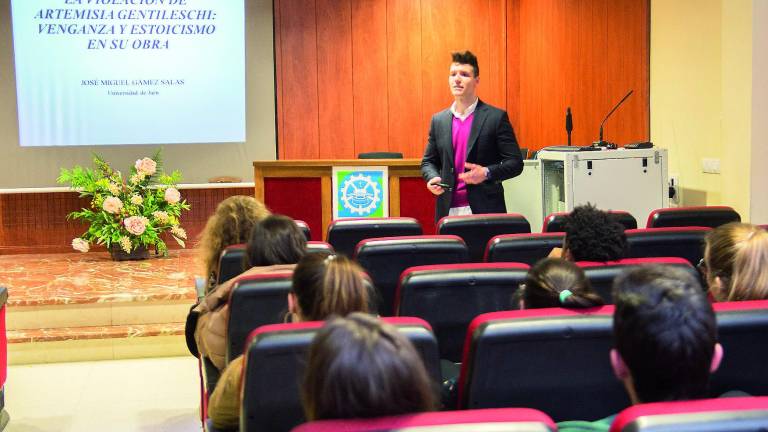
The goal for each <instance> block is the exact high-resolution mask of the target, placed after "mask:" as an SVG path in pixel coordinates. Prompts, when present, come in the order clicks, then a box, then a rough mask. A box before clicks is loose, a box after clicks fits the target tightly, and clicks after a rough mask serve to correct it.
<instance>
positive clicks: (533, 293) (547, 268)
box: [517, 258, 603, 309]
mask: <svg viewBox="0 0 768 432" xmlns="http://www.w3.org/2000/svg"><path fill="white" fill-rule="evenodd" d="M517 295H518V296H519V299H520V309H539V308H550V307H565V308H590V307H596V306H602V305H603V299H602V298H601V297H600V295H599V294H597V293H596V292H594V291H593V290H592V286H591V285H590V283H589V280H588V279H587V277H586V276H585V275H584V270H582V269H581V268H580V267H579V266H577V265H576V264H574V263H572V262H571V261H567V260H564V259H561V258H545V259H543V260H540V261H539V262H537V263H536V265H534V266H533V267H532V268H531V269H530V270H529V271H528V275H526V277H525V283H524V284H522V285H521V286H520V289H519V290H518V291H517Z"/></svg>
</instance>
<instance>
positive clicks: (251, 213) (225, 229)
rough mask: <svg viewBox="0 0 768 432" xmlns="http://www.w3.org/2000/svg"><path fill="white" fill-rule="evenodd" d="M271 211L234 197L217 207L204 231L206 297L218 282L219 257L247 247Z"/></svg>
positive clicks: (201, 248)
mask: <svg viewBox="0 0 768 432" xmlns="http://www.w3.org/2000/svg"><path fill="white" fill-rule="evenodd" d="M269 215H270V213H269V210H267V207H266V206H264V204H263V203H261V202H260V201H258V200H257V199H256V198H254V197H250V196H243V195H236V196H231V197H229V198H227V199H225V200H224V201H222V202H221V203H219V205H218V206H217V207H216V212H215V213H214V214H213V215H212V216H211V217H209V218H208V222H206V224H205V228H204V229H203V233H202V238H201V239H200V245H199V246H198V251H199V258H200V261H202V263H203V270H204V272H205V273H203V274H204V275H205V277H206V278H207V281H206V287H205V293H206V294H207V293H209V292H210V291H211V290H212V289H213V288H215V287H216V284H217V282H218V278H219V275H218V267H219V257H220V256H221V252H222V251H223V250H224V248H226V247H227V246H231V245H234V244H240V243H246V242H247V241H248V239H249V238H250V235H251V230H252V229H253V226H254V225H255V224H256V223H258V222H259V221H261V220H262V219H264V218H266V217H267V216H269Z"/></svg>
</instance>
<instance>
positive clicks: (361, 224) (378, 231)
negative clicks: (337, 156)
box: [327, 217, 423, 257]
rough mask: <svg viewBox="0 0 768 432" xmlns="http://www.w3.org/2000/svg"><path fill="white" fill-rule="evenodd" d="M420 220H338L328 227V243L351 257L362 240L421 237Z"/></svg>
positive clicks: (337, 250) (391, 218) (400, 218)
mask: <svg viewBox="0 0 768 432" xmlns="http://www.w3.org/2000/svg"><path fill="white" fill-rule="evenodd" d="M422 233H423V231H422V229H421V224H420V223H419V221H418V220H416V219H414V218H408V217H389V218H353V219H338V220H335V221H333V222H331V223H330V225H328V236H327V240H328V243H330V244H331V246H333V248H334V249H336V252H338V253H342V254H344V255H346V256H348V257H351V256H352V255H353V254H354V253H355V247H357V244H358V243H360V241H361V240H365V239H369V238H374V237H396V236H412V235H421V234H422Z"/></svg>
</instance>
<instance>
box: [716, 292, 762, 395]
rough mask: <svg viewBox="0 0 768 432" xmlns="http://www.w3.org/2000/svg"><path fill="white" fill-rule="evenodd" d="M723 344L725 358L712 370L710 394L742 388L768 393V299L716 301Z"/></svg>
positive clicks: (756, 393)
mask: <svg viewBox="0 0 768 432" xmlns="http://www.w3.org/2000/svg"><path fill="white" fill-rule="evenodd" d="M712 306H713V307H714V309H715V313H716V314H717V329H718V338H719V341H720V344H721V345H722V346H723V361H722V363H720V368H718V370H717V371H716V372H715V373H714V374H712V378H711V381H710V395H711V396H713V397H715V396H719V395H721V394H723V393H725V392H729V391H734V390H739V391H743V392H746V393H747V394H750V395H753V396H768V369H766V367H765V365H766V361H767V359H768V300H753V301H741V302H722V303H714V304H713V305H712Z"/></svg>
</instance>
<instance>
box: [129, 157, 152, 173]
mask: <svg viewBox="0 0 768 432" xmlns="http://www.w3.org/2000/svg"><path fill="white" fill-rule="evenodd" d="M134 166H135V167H136V171H138V172H140V173H144V174H147V175H152V174H154V173H155V171H157V162H155V161H153V160H152V159H150V158H148V157H145V158H144V159H139V160H137V161H136V165H134Z"/></svg>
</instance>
